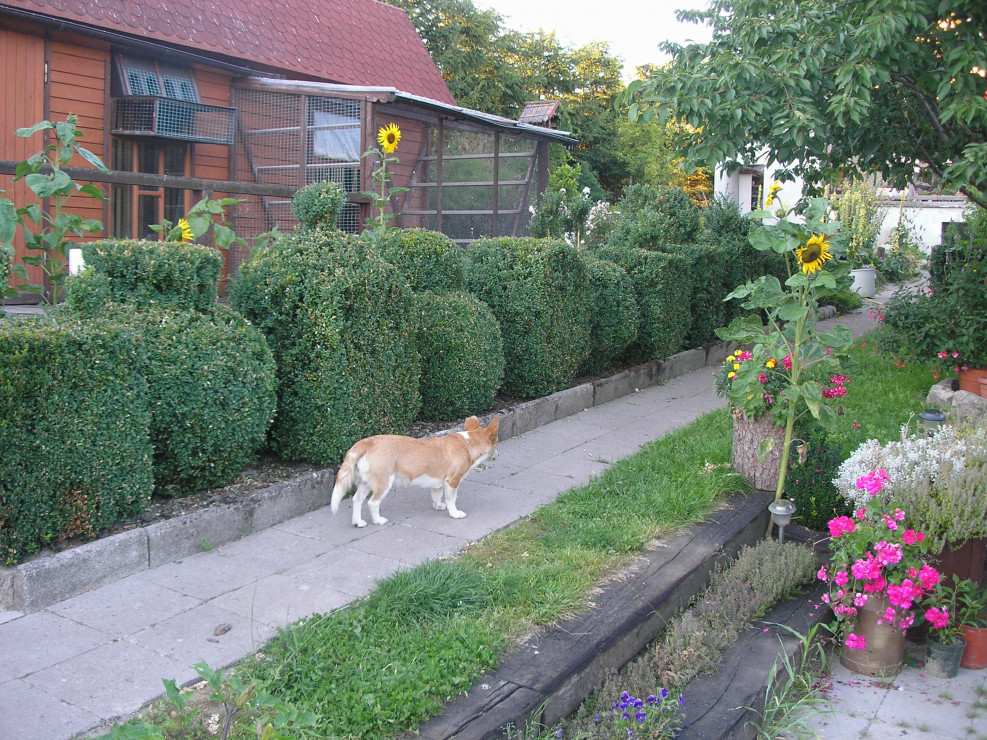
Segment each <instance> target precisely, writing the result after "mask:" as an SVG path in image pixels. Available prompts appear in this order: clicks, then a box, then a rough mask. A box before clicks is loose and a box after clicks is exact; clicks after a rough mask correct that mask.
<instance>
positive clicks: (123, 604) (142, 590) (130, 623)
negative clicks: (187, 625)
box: [49, 574, 199, 638]
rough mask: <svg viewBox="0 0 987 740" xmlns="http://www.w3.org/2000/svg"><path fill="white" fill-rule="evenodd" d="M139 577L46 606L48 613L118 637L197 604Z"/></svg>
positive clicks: (130, 577)
mask: <svg viewBox="0 0 987 740" xmlns="http://www.w3.org/2000/svg"><path fill="white" fill-rule="evenodd" d="M141 575H142V574H137V575H136V576H129V577H127V578H124V579H123V580H121V581H117V582H116V583H111V584H109V585H107V586H104V587H103V588H102V589H100V590H98V591H90V592H88V593H84V594H80V595H79V596H73V597H72V598H71V599H66V600H65V601H61V602H59V603H57V604H54V605H53V606H51V607H49V611H50V612H51V613H52V614H57V615H59V616H62V617H65V618H66V619H70V620H72V621H73V622H76V623H78V624H83V625H85V626H87V627H92V628H93V629H96V630H99V631H100V632H103V633H105V634H107V635H112V636H113V637H114V638H118V637H126V636H127V635H131V634H133V633H135V632H139V631H140V630H142V629H145V628H146V627H148V626H149V625H150V624H153V623H154V620H157V621H162V620H165V619H168V618H169V617H172V616H174V615H176V614H179V613H181V612H183V611H187V610H188V609H191V608H192V607H194V606H195V605H196V604H198V603H199V602H198V600H197V599H194V598H192V597H191V596H187V595H185V594H180V593H178V592H176V591H173V590H171V589H170V588H165V587H164V586H160V585H158V584H156V583H151V582H149V581H148V580H147V579H146V578H142V577H141Z"/></svg>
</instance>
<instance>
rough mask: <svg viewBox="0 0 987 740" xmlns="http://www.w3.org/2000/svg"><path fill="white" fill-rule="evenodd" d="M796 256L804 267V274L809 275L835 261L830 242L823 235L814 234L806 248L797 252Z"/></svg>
mask: <svg viewBox="0 0 987 740" xmlns="http://www.w3.org/2000/svg"><path fill="white" fill-rule="evenodd" d="M795 256H796V257H798V261H799V264H800V265H801V266H802V272H804V273H805V274H807V275H808V274H809V273H810V272H818V271H819V270H821V269H822V267H823V265H824V264H826V263H827V262H829V261H830V260H831V259H833V255H832V253H831V252H830V251H829V242H828V241H826V237H825V236H823V235H822V234H813V235H812V236H811V237H809V241H808V242H806V244H805V246H804V247H802V248H801V249H796V250H795Z"/></svg>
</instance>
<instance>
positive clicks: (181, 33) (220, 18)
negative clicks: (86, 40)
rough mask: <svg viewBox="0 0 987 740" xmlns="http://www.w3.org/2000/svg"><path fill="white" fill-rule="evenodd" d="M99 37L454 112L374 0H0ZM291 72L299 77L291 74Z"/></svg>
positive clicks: (416, 41) (390, 11)
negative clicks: (385, 93) (378, 90)
mask: <svg viewBox="0 0 987 740" xmlns="http://www.w3.org/2000/svg"><path fill="white" fill-rule="evenodd" d="M0 6H9V7H12V8H18V9H20V10H28V11H32V12H35V13H41V14H43V15H47V16H52V17H55V18H60V19H64V20H70V21H76V22H79V23H84V24H86V25H89V26H93V27H96V28H99V29H104V30H110V31H116V32H119V33H125V34H130V35H133V36H136V37H140V38H146V39H153V40H155V41H163V42H166V43H170V44H175V45H178V46H182V47H187V48H190V49H194V50H196V51H198V52H200V53H215V54H221V55H224V56H225V57H228V58H232V59H234V60H241V62H243V61H246V62H248V63H249V62H253V63H255V64H259V65H264V66H268V67H273V68H276V69H279V70H283V73H284V74H286V75H287V76H289V77H290V76H296V77H297V76H305V77H312V78H316V79H319V80H325V81H329V82H339V83H344V84H349V85H366V86H378V85H379V86H386V87H394V88H397V89H398V90H402V91H404V92H408V93H412V94H414V95H420V96H423V97H427V98H432V99H434V100H438V101H440V102H443V103H449V104H455V100H454V99H453V97H452V93H450V92H449V88H448V86H447V85H446V83H445V81H444V80H443V79H442V76H441V75H440V74H439V71H438V69H437V68H436V66H435V63H434V62H433V61H432V58H431V57H430V56H429V54H428V51H427V50H426V49H425V46H424V45H423V44H422V41H421V39H420V38H419V37H418V33H417V32H416V31H415V28H414V26H413V25H412V24H411V21H410V20H409V18H408V16H407V14H406V13H405V12H404V11H403V10H401V9H400V8H397V7H394V6H392V5H387V4H386V3H383V2H378V1H377V0H226V2H223V3H220V2H217V0H0ZM292 73H294V74H292Z"/></svg>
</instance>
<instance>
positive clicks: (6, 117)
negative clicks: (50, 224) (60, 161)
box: [0, 30, 45, 287]
mask: <svg viewBox="0 0 987 740" xmlns="http://www.w3.org/2000/svg"><path fill="white" fill-rule="evenodd" d="M0 59H3V60H4V73H3V78H2V79H3V82H2V83H0V84H2V85H3V105H2V106H0V158H2V159H8V160H12V161H16V162H20V161H21V160H24V159H27V158H28V157H30V156H31V155H32V154H34V153H35V152H36V151H37V150H38V149H40V146H39V145H40V141H41V137H40V136H35V137H34V138H33V139H22V138H21V137H19V136H15V135H14V131H16V130H17V129H19V128H23V127H25V126H32V125H34V124H35V123H37V122H38V121H41V120H44V117H45V109H44V81H45V40H44V38H43V37H41V36H29V35H26V34H23V33H16V32H14V31H7V30H3V31H0ZM0 190H6V191H7V192H6V193H4V194H3V196H0V197H5V198H10V199H11V200H12V201H13V202H14V205H16V206H17V207H18V208H21V207H23V206H25V205H27V204H28V203H30V202H32V201H33V200H34V194H33V193H32V192H31V191H30V190H28V188H27V186H26V185H25V184H24V181H23V180H21V181H19V182H16V183H15V182H13V176H12V175H0ZM15 247H16V249H17V255H16V259H17V261H18V262H19V261H20V258H21V257H22V256H23V255H24V253H25V250H24V239H23V237H21V236H20V235H18V237H17V239H16V241H15ZM27 273H28V280H29V281H30V282H33V283H40V282H41V275H42V273H41V268H40V267H29V268H28V270H27ZM19 283H20V281H19V280H17V278H14V279H13V281H12V283H11V284H12V285H14V286H15V287H16V286H17V285H18V284H19Z"/></svg>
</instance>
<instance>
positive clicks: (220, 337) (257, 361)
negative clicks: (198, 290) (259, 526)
mask: <svg viewBox="0 0 987 740" xmlns="http://www.w3.org/2000/svg"><path fill="white" fill-rule="evenodd" d="M98 320H99V322H100V323H101V324H103V325H106V326H121V327H126V328H127V329H128V330H130V331H132V332H133V334H134V338H135V341H136V342H137V344H138V348H139V352H138V355H137V357H138V361H137V369H138V371H139V372H140V373H141V374H142V375H143V376H144V377H145V378H146V379H147V384H148V407H149V409H150V412H151V426H150V440H151V446H152V447H153V449H154V487H155V493H156V494H158V495H163V496H172V497H180V496H185V495H188V494H191V493H195V492H197V491H201V490H204V489H207V488H215V487H217V486H222V485H226V484H227V483H229V482H230V481H232V480H233V479H234V478H235V477H236V476H237V475H238V474H239V473H240V472H241V471H242V470H243V468H244V467H245V466H246V465H247V464H248V463H249V462H250V461H251V460H253V459H254V458H255V456H256V454H257V451H258V450H259V449H260V448H261V447H262V446H263V445H264V443H265V442H266V439H267V431H268V429H269V427H270V426H271V421H272V420H273V418H274V410H275V405H276V395H275V387H276V374H275V369H274V358H273V356H272V354H271V351H270V349H269V348H268V346H267V340H266V339H265V337H264V335H263V334H262V333H261V332H260V331H259V330H258V329H257V328H256V327H254V326H253V325H252V324H250V323H249V322H248V321H247V320H246V319H245V318H243V316H241V315H239V314H238V313H236V312H234V311H232V310H230V309H229V308H227V307H226V306H221V305H216V306H214V307H213V310H211V311H207V312H198V311H183V310H179V309H168V308H164V309H162V308H135V307H132V306H120V305H111V306H109V307H108V308H107V309H106V310H105V311H103V312H102V313H101V314H100V315H99V318H98Z"/></svg>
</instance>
